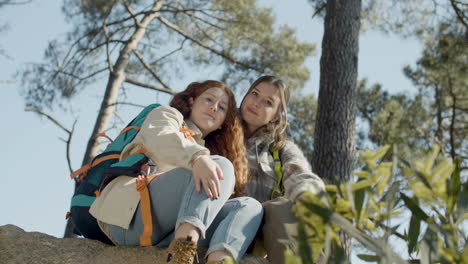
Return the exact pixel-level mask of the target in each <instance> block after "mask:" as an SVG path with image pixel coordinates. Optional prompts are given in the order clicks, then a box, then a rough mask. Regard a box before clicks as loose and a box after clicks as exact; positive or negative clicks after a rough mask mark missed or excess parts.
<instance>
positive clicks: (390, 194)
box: [380, 181, 401, 211]
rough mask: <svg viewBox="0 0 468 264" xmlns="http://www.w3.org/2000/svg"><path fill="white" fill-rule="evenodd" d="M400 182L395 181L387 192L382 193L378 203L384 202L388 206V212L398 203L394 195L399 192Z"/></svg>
mask: <svg viewBox="0 0 468 264" xmlns="http://www.w3.org/2000/svg"><path fill="white" fill-rule="evenodd" d="M400 184H401V183H400V181H396V182H394V183H393V184H392V186H390V188H388V190H387V192H386V193H384V195H383V196H382V198H381V199H380V201H381V202H382V201H383V202H385V203H386V204H388V208H387V209H388V210H389V211H390V210H391V209H393V206H395V204H397V203H398V198H397V197H396V193H397V192H398V191H399V190H400Z"/></svg>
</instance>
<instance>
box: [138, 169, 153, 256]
mask: <svg viewBox="0 0 468 264" xmlns="http://www.w3.org/2000/svg"><path fill="white" fill-rule="evenodd" d="M147 183H148V181H147V178H146V177H144V176H138V178H137V179H136V189H137V190H138V192H140V206H141V207H140V208H141V217H142V220H143V233H142V234H141V236H140V246H144V247H148V246H151V245H152V242H151V235H152V234H153V218H152V216H151V203H150V196H149V191H148V187H147Z"/></svg>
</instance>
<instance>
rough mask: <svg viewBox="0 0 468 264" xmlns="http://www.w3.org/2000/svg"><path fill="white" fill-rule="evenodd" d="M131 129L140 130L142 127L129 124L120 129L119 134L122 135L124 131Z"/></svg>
mask: <svg viewBox="0 0 468 264" xmlns="http://www.w3.org/2000/svg"><path fill="white" fill-rule="evenodd" d="M130 129H135V130H136V131H140V127H137V126H128V127H126V128H124V129H122V131H120V134H119V136H120V135H122V134H123V133H125V132H127V131H128V130H130Z"/></svg>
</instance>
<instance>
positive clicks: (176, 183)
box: [109, 156, 263, 260]
mask: <svg viewBox="0 0 468 264" xmlns="http://www.w3.org/2000/svg"><path fill="white" fill-rule="evenodd" d="M211 158H212V159H213V160H214V161H215V162H216V163H217V164H218V166H219V167H220V169H221V171H222V172H223V176H224V180H220V186H221V190H220V193H221V195H220V197H218V199H216V200H215V199H210V198H208V197H207V196H206V194H205V192H204V191H202V192H201V193H200V194H198V193H197V192H196V190H195V183H194V180H193V176H192V171H191V170H187V169H181V168H178V169H174V170H171V171H169V172H166V173H164V174H162V175H161V176H159V177H158V178H156V179H155V180H153V181H151V183H150V184H149V185H148V189H149V192H150V196H151V211H152V212H151V213H152V216H153V235H152V238H151V239H152V242H153V245H156V246H159V247H167V246H168V245H169V243H170V242H171V241H172V239H173V238H174V230H175V229H177V227H178V226H179V225H180V224H182V223H189V224H192V225H193V226H195V227H197V228H198V229H199V230H200V234H201V237H200V240H199V241H198V245H199V246H201V247H207V248H208V251H207V256H208V255H209V254H210V253H211V252H214V251H218V250H223V249H225V250H227V251H228V252H229V253H231V254H232V256H233V257H234V258H235V259H236V260H240V258H241V257H242V256H243V255H244V254H245V251H246V250H247V248H248V246H249V245H250V243H251V242H252V240H253V239H254V237H255V234H256V233H257V230H258V228H259V226H260V223H261V221H262V217H263V209H262V205H261V204H260V203H259V202H258V201H257V200H255V199H254V198H250V197H238V198H234V199H229V197H230V196H231V194H232V192H233V190H234V184H235V176H234V168H233V166H232V164H231V162H230V161H229V160H228V159H226V158H224V157H221V156H211ZM228 199H229V200H228ZM139 207H140V206H138V209H137V211H136V213H135V216H134V217H133V219H132V222H131V224H130V227H129V229H123V228H121V227H118V226H113V225H109V230H110V235H111V237H112V240H113V241H115V242H116V243H117V244H119V245H126V246H137V245H139V244H140V241H139V239H140V235H141V234H142V232H143V221H142V218H141V211H140V208H139Z"/></svg>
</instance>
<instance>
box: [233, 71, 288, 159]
mask: <svg viewBox="0 0 468 264" xmlns="http://www.w3.org/2000/svg"><path fill="white" fill-rule="evenodd" d="M260 83H268V84H271V85H274V86H275V87H276V88H277V89H278V91H279V95H280V104H279V106H278V111H277V112H276V115H277V118H276V119H274V120H275V121H271V122H269V123H268V124H266V125H265V126H263V127H261V128H259V130H258V133H260V134H270V135H271V137H272V138H273V140H274V141H273V143H272V144H271V146H270V150H271V151H275V150H280V149H282V148H283V147H284V144H285V143H286V139H287V136H286V129H287V127H288V108H287V105H288V102H289V96H290V93H289V87H288V86H287V85H286V83H285V82H284V81H283V80H281V79H280V78H278V77H276V76H273V75H264V76H261V77H260V78H258V79H257V80H256V81H255V82H253V83H252V85H251V86H250V88H249V90H248V91H247V93H246V95H245V96H247V95H248V94H249V93H250V92H251V91H252V89H254V88H255V87H257V85H259V84H260ZM245 96H244V98H245ZM243 103H244V99H242V102H241V107H240V108H242V104H243ZM242 126H243V128H244V133H246V129H247V124H246V122H245V121H244V119H242Z"/></svg>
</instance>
